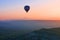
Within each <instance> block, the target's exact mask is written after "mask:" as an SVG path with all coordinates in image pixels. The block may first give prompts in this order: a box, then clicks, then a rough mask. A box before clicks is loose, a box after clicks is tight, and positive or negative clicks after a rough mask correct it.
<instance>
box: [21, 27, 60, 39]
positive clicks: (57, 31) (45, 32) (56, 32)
mask: <svg viewBox="0 0 60 40" xmlns="http://www.w3.org/2000/svg"><path fill="white" fill-rule="evenodd" d="M21 40H60V28H52V29H41V30H37V31H33V32H31V33H28V34H25V35H23V36H22V38H21Z"/></svg>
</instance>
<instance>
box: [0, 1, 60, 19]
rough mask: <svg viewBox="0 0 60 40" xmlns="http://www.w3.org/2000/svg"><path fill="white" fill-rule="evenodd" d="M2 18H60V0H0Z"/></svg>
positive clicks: (0, 17) (0, 15) (0, 16)
mask: <svg viewBox="0 0 60 40" xmlns="http://www.w3.org/2000/svg"><path fill="white" fill-rule="evenodd" d="M25 5H29V6H30V7H31V9H30V11H29V12H28V13H26V12H25V10H24V6H25ZM0 20H60V0H0Z"/></svg>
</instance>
